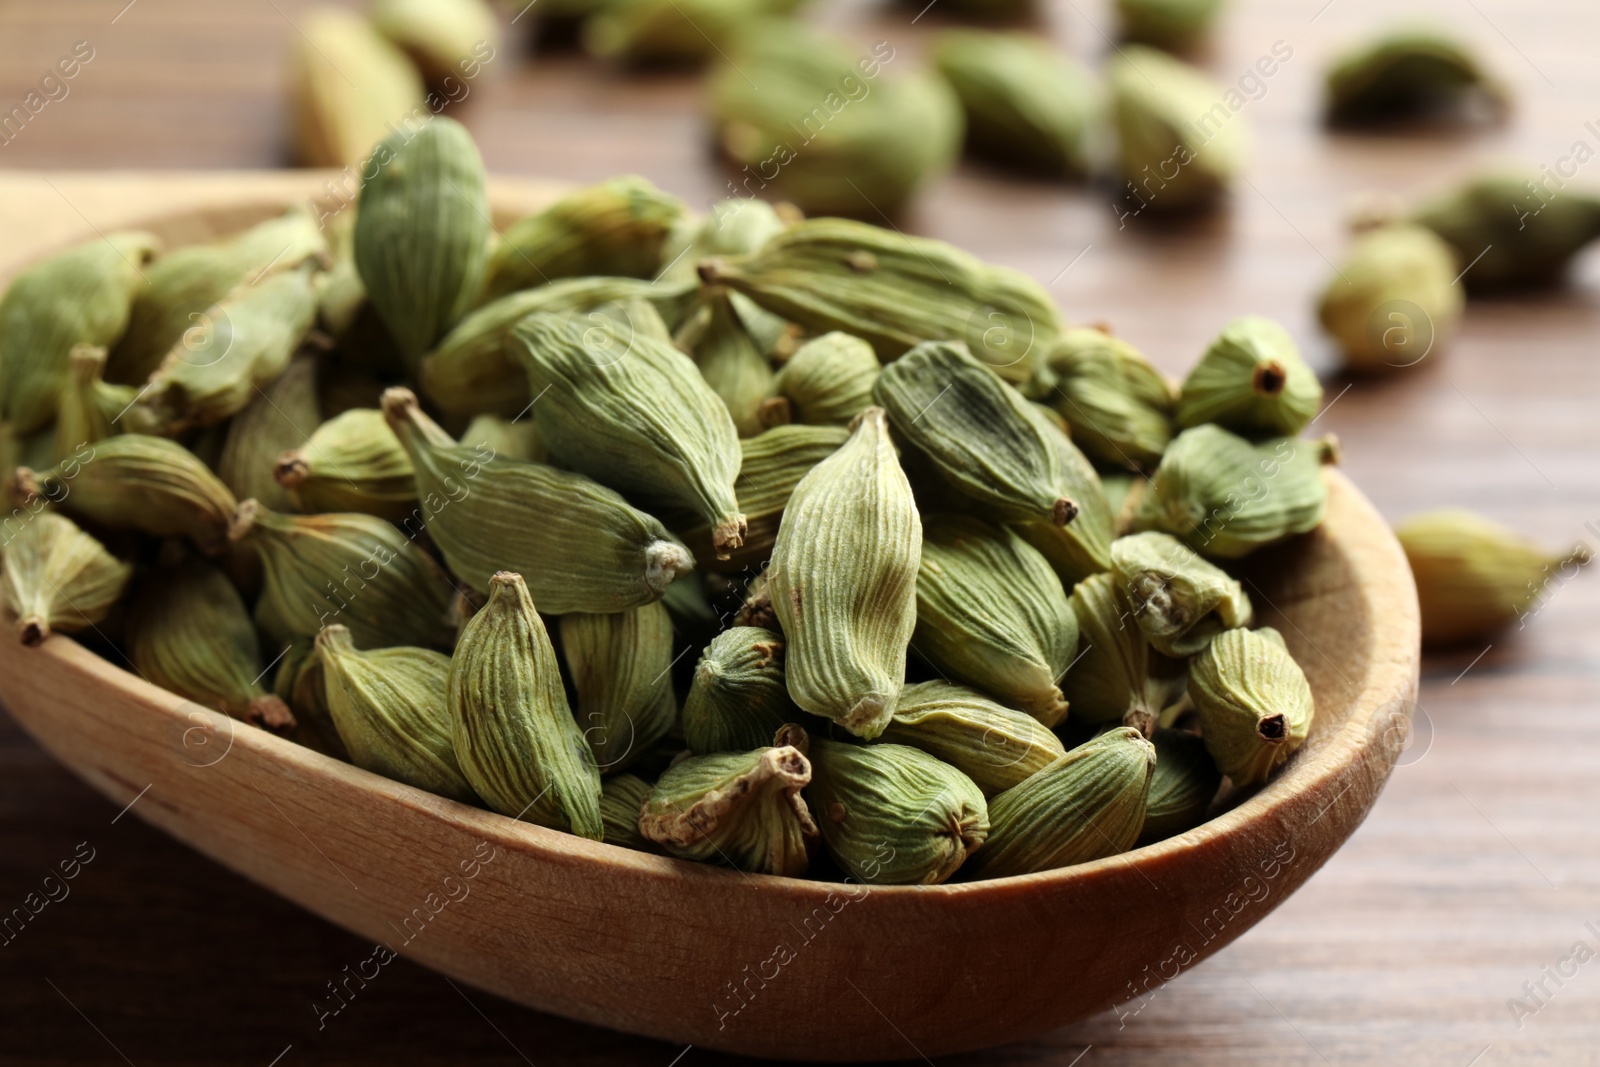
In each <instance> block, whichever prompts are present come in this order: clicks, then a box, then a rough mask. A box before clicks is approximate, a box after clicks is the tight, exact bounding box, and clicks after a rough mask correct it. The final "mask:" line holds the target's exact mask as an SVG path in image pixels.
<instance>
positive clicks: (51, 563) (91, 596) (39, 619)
mask: <svg viewBox="0 0 1600 1067" xmlns="http://www.w3.org/2000/svg"><path fill="white" fill-rule="evenodd" d="M10 525H11V523H10V522H9V521H8V522H7V526H10ZM6 534H7V537H6V540H5V544H4V555H3V559H4V573H3V578H4V587H5V598H6V606H7V607H9V608H10V609H11V611H12V613H13V614H14V615H16V617H17V634H18V636H19V637H20V638H21V639H22V643H23V644H25V645H29V646H32V645H37V644H39V643H40V642H42V641H43V640H44V639H45V638H47V637H49V636H50V635H51V634H52V633H54V632H55V631H57V630H60V631H61V632H63V633H77V632H78V631H80V630H87V629H89V628H90V627H92V626H94V625H95V624H96V623H98V622H100V621H101V620H102V619H104V618H105V617H106V615H107V614H108V613H109V612H110V611H111V608H112V606H113V605H114V604H116V602H117V599H118V598H119V597H121V596H122V590H123V589H124V587H126V586H127V584H128V577H129V575H131V574H132V573H133V568H131V567H130V566H128V564H126V563H123V562H122V561H121V560H119V559H117V558H116V557H115V556H113V555H112V554H111V553H110V552H107V551H106V549H105V546H104V545H102V544H101V543H100V542H99V541H96V540H95V539H94V538H93V537H91V536H89V535H88V534H86V533H84V532H83V531H82V530H80V529H78V527H77V526H76V525H74V524H73V522H72V520H71V519H68V518H66V517H65V516H62V515H58V514H56V513H55V512H53V511H48V510H47V511H41V512H39V513H38V514H37V515H34V516H33V517H31V518H26V519H24V520H23V523H22V526H21V528H20V529H17V530H16V531H15V532H13V531H12V530H10V529H7V530H6Z"/></svg>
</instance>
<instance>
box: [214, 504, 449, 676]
mask: <svg viewBox="0 0 1600 1067" xmlns="http://www.w3.org/2000/svg"><path fill="white" fill-rule="evenodd" d="M228 537H229V539H230V540H232V541H235V542H237V543H239V544H242V545H244V546H246V547H248V548H250V549H253V550H254V551H255V552H256V554H257V555H259V556H260V557H261V563H262V566H263V569H264V571H265V581H264V583H263V587H262V590H261V598H260V599H259V600H258V601H257V602H256V622H257V623H258V624H259V625H260V626H261V629H262V630H263V631H265V632H266V634H267V636H268V637H270V638H271V639H272V640H274V641H278V642H280V643H287V642H289V641H292V640H294V639H295V638H297V637H309V636H312V635H314V634H317V633H320V632H321V631H322V628H323V627H325V626H330V625H333V624H335V623H338V624H342V625H344V626H348V627H349V628H350V636H351V637H352V638H353V639H354V640H355V642H356V644H357V645H364V646H365V647H367V648H392V647H394V646H396V645H421V646H423V647H427V648H449V647H450V646H451V644H453V643H454V641H455V629H454V626H453V625H452V624H451V621H450V617H449V613H450V601H451V596H452V594H453V592H454V591H453V590H452V588H451V586H450V580H449V579H448V578H447V577H446V576H445V574H444V572H443V571H441V570H440V569H439V566H438V564H436V563H434V562H433V559H432V558H431V557H430V556H429V555H428V554H427V553H426V552H424V551H422V549H420V548H418V547H417V546H416V544H415V543H413V542H412V541H411V540H409V539H408V538H407V537H406V535H405V534H403V533H401V532H400V531H399V530H397V529H395V528H394V526H392V525H390V524H389V523H387V522H385V521H384V520H382V519H379V518H376V517H375V516H372V515H358V514H335V515H280V514H278V513H277V512H274V511H271V510H269V509H268V508H265V507H263V506H262V505H261V504H260V502H259V501H255V500H246V501H245V502H244V503H243V504H240V505H239V509H238V513H237V514H236V515H235V516H234V518H233V523H232V525H231V526H230V527H229V530H228Z"/></svg>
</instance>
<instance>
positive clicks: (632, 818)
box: [600, 774, 661, 852]
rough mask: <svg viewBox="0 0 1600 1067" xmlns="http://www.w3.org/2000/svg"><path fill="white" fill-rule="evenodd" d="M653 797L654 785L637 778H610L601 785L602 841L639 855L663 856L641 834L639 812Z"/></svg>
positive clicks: (618, 775) (609, 776) (633, 776)
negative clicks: (603, 833) (645, 853)
mask: <svg viewBox="0 0 1600 1067" xmlns="http://www.w3.org/2000/svg"><path fill="white" fill-rule="evenodd" d="M649 795H650V783H649V782H647V781H645V780H644V779H643V778H640V777H639V776H638V775H636V774H612V775H607V776H606V777H605V778H604V779H603V780H602V781H601V783H600V822H601V824H602V825H603V826H604V827H605V836H604V838H603V839H602V840H604V841H605V843H606V844H608V845H616V846H618V847H619V848H631V849H633V850H634V851H636V852H660V851H661V848H660V846H658V845H657V844H656V843H655V842H654V841H652V840H650V839H649V838H648V837H646V836H644V835H643V834H641V833H640V832H639V812H640V811H641V810H642V809H643V808H644V802H645V798H646V797H648V796H649Z"/></svg>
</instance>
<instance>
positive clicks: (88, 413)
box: [53, 345, 139, 462]
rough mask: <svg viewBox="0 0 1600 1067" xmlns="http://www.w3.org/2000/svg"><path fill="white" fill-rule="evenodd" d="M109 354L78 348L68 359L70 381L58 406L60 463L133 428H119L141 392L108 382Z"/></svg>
mask: <svg viewBox="0 0 1600 1067" xmlns="http://www.w3.org/2000/svg"><path fill="white" fill-rule="evenodd" d="M105 370H106V350H105V349H104V348H101V347H100V346H98V345H74V346H73V348H72V352H71V354H70V355H69V356H68V358H67V378H66V381H65V382H64V383H63V384H62V387H61V399H60V400H59V401H58V402H57V404H56V426H55V454H54V457H53V458H54V459H55V460H56V462H60V461H61V460H64V459H66V458H67V457H68V456H71V455H73V454H74V453H76V452H77V451H78V449H80V448H82V447H83V446H84V445H92V444H94V443H95V442H96V441H103V440H105V439H106V438H107V437H112V436H115V435H116V434H119V433H121V432H122V431H123V430H126V429H132V427H119V426H118V425H117V422H118V420H119V419H120V418H121V416H122V415H123V414H124V413H125V412H127V411H128V409H129V408H131V407H132V406H133V402H134V401H135V400H137V399H138V397H139V390H137V389H135V388H134V387H133V386H131V385H110V384H108V383H107V382H106V381H105Z"/></svg>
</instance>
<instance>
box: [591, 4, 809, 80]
mask: <svg viewBox="0 0 1600 1067" xmlns="http://www.w3.org/2000/svg"><path fill="white" fill-rule="evenodd" d="M803 2H804V0H616V2H614V3H608V4H606V5H604V6H603V7H601V8H600V9H599V10H598V11H596V12H595V14H594V15H592V16H591V17H590V18H589V19H588V20H587V21H586V22H584V24H583V45H584V48H585V49H586V50H587V51H588V52H589V54H590V55H592V56H594V57H595V58H597V59H609V60H613V61H615V62H618V63H625V64H630V65H633V66H639V67H646V66H687V65H691V64H698V63H703V62H705V61H707V60H709V59H712V58H713V57H715V56H716V55H718V53H719V52H721V48H722V46H723V45H726V44H727V43H728V38H729V37H730V36H731V35H732V34H733V33H734V31H736V30H737V29H738V28H740V27H741V26H744V25H747V24H748V23H749V22H751V21H752V20H754V19H760V18H762V17H764V16H767V15H774V16H781V15H787V14H789V13H790V12H792V11H793V10H794V9H796V8H797V7H799V6H801V4H802V3H803Z"/></svg>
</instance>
